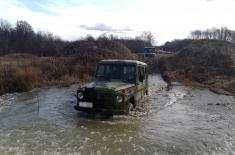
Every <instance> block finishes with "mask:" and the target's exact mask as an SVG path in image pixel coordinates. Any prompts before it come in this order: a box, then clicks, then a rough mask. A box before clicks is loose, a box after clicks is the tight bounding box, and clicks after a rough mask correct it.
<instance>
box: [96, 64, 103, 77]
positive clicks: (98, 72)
mask: <svg viewBox="0 0 235 155" xmlns="http://www.w3.org/2000/svg"><path fill="white" fill-rule="evenodd" d="M96 76H104V65H99V66H98V68H97V72H96Z"/></svg>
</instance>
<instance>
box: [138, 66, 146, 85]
mask: <svg viewBox="0 0 235 155" xmlns="http://www.w3.org/2000/svg"><path fill="white" fill-rule="evenodd" d="M144 72H145V71H144V67H141V66H138V76H139V78H138V79H139V82H143V81H144V79H145V76H144V75H145V74H144Z"/></svg>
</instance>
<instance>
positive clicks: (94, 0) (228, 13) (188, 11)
mask: <svg viewBox="0 0 235 155" xmlns="http://www.w3.org/2000/svg"><path fill="white" fill-rule="evenodd" d="M234 15H235V0H0V19H4V20H7V21H9V22H10V23H11V24H12V25H14V24H15V23H16V21H17V20H26V21H27V22H28V23H29V24H30V25H31V26H32V27H33V28H34V30H35V31H36V32H37V31H49V32H52V33H53V34H55V35H57V36H59V37H61V38H62V39H65V40H75V39H79V38H80V37H85V36H87V35H88V34H89V35H93V36H94V37H97V36H99V35H100V34H103V33H107V34H114V35H117V36H120V37H135V36H137V35H140V34H141V33H142V32H143V31H151V32H152V33H153V35H154V37H155V40H156V45H160V44H163V43H165V42H166V41H171V40H174V39H183V38H187V37H188V35H189V33H190V32H191V31H193V30H198V29H200V30H205V29H207V28H212V27H218V28H219V27H222V26H225V27H228V28H229V29H233V30H235V20H234Z"/></svg>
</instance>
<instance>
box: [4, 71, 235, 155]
mask: <svg viewBox="0 0 235 155" xmlns="http://www.w3.org/2000/svg"><path fill="white" fill-rule="evenodd" d="M149 83H150V84H149V85H150V94H149V96H148V97H147V98H146V99H145V102H144V106H143V107H140V108H138V109H139V110H138V111H137V112H136V113H135V114H133V115H132V116H114V117H113V118H105V117H102V116H97V115H89V114H85V113H82V112H77V111H75V110H74V109H73V106H74V104H75V101H76V99H75V97H74V96H73V92H74V90H76V88H77V86H76V85H73V86H71V87H69V88H56V87H52V88H46V89H39V90H34V91H32V92H28V93H21V94H8V95H4V96H1V97H0V124H1V126H0V154H56V155H57V154H58V155H60V154H81V155H82V154H97V155H99V154H107V155H110V154H135V155H138V154H139V155H143V154H154V155H157V154H235V98H234V97H232V96H224V95H218V94H215V93H213V92H211V91H209V90H207V89H194V88H191V87H186V86H182V85H180V84H177V83H176V84H174V85H173V87H172V89H171V90H169V91H167V90H166V89H164V88H165V87H166V83H165V82H163V81H162V79H161V78H160V77H159V76H158V75H154V76H150V77H149ZM162 88H163V89H162ZM38 103H39V111H38Z"/></svg>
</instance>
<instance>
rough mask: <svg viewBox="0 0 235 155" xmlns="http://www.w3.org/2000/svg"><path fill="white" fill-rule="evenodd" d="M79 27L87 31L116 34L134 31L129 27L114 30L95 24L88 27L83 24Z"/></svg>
mask: <svg viewBox="0 0 235 155" xmlns="http://www.w3.org/2000/svg"><path fill="white" fill-rule="evenodd" d="M79 27H80V28H81V29H85V30H95V31H105V32H114V33H123V32H127V31H132V30H131V29H130V28H128V27H127V26H126V27H124V28H113V27H111V26H108V25H105V24H95V25H94V26H87V25H85V24H82V25H80V26H79Z"/></svg>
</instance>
